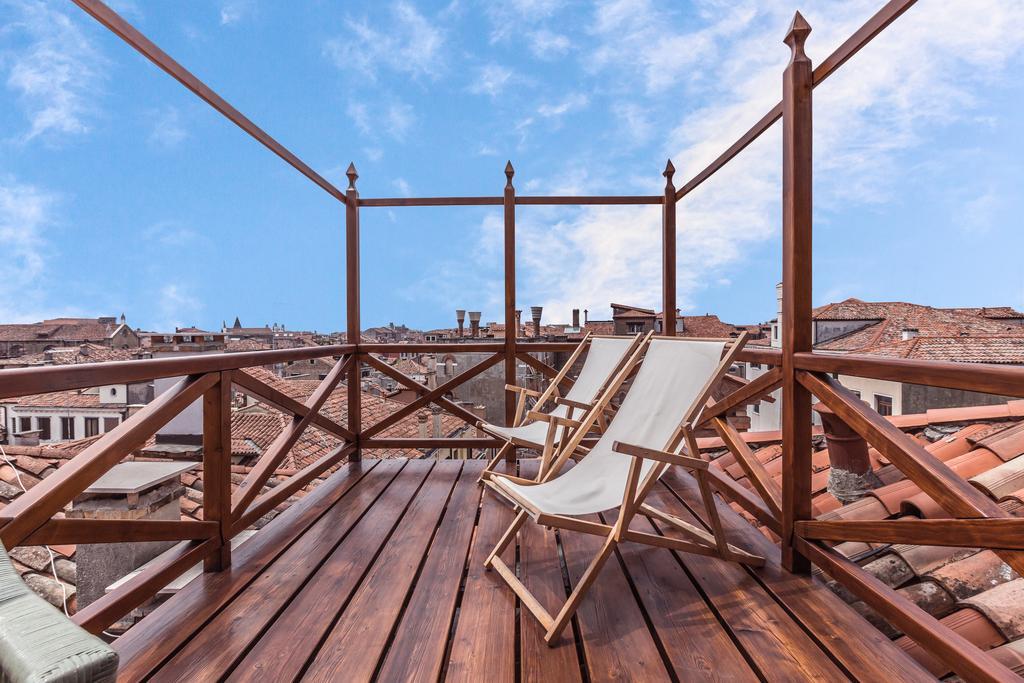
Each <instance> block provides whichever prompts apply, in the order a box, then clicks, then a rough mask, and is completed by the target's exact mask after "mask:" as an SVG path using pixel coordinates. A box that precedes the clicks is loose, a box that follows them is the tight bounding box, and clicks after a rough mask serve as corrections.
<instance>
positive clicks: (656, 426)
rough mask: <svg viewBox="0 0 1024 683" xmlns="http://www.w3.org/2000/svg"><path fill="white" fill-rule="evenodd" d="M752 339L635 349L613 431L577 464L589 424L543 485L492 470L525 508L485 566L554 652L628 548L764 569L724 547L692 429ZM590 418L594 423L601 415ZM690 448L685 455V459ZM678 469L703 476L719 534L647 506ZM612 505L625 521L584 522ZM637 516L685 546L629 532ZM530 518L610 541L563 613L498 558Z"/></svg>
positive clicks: (496, 486)
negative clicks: (573, 460)
mask: <svg viewBox="0 0 1024 683" xmlns="http://www.w3.org/2000/svg"><path fill="white" fill-rule="evenodd" d="M746 339H747V335H746V333H744V334H743V335H742V336H740V337H739V338H738V339H736V340H735V341H734V342H732V344H731V345H730V344H729V343H728V342H726V341H722V340H719V341H693V340H690V339H679V338H674V337H656V338H653V339H651V340H650V341H649V343H648V344H647V349H646V352H644V349H643V348H637V349H636V350H635V351H634V353H633V354H632V355H631V357H630V360H629V362H628V363H627V364H626V365H624V366H623V368H622V369H621V370H620V371H619V373H618V375H617V376H616V378H615V380H614V382H613V383H612V385H611V386H610V387H609V392H608V393H606V397H605V398H608V396H609V394H610V393H613V392H614V391H616V390H617V388H618V386H619V385H621V383H622V382H623V381H624V380H625V378H626V377H628V376H629V373H630V372H631V371H632V369H633V367H634V366H635V365H636V364H639V363H642V364H641V365H640V370H639V372H638V373H637V374H636V377H635V379H634V380H633V384H632V387H631V388H630V389H629V393H628V394H627V395H626V398H625V400H624V401H623V402H622V405H621V406H620V407H619V410H618V411H617V412H616V413H615V416H614V418H613V419H612V421H611V423H610V424H609V426H608V429H607V430H606V431H605V432H604V433H603V434H602V436H601V438H600V439H599V440H598V442H597V444H596V445H595V446H594V447H593V448H592V449H591V450H590V452H589V453H588V454H587V455H586V456H585V457H584V458H583V459H582V460H581V461H580V462H579V463H578V464H576V466H575V467H573V468H572V469H569V470H567V471H565V472H564V473H560V469H561V467H562V465H563V464H564V463H565V461H566V459H567V458H568V455H567V454H568V453H570V452H571V450H572V449H573V447H574V442H576V441H578V439H580V438H582V436H581V434H583V433H584V432H585V431H586V424H584V425H583V426H581V427H580V428H579V429H577V430H576V432H575V435H574V436H573V437H572V438H571V439H569V441H568V442H567V443H566V444H564V445H563V446H562V448H561V450H560V451H559V454H558V457H557V459H556V461H555V462H554V463H553V464H552V467H551V468H549V470H548V472H547V474H546V475H545V476H544V477H543V478H542V481H540V482H523V481H521V480H513V479H512V478H510V477H508V476H506V475H502V474H499V473H494V474H493V475H492V476H491V477H490V479H489V480H488V481H487V482H486V484H487V486H488V487H489V488H490V489H492V490H493V491H495V492H496V493H498V494H500V495H501V496H503V497H504V498H506V499H507V500H508V501H510V502H511V503H512V504H513V505H515V506H516V507H518V508H520V511H519V513H518V514H517V515H516V517H515V520H514V521H513V522H512V525H511V526H509V528H508V530H507V531H506V532H505V533H504V535H503V536H502V537H501V539H500V541H499V542H498V545H497V546H496V547H495V548H494V550H493V551H492V552H491V554H490V555H489V556H488V557H487V559H486V561H485V563H484V564H485V566H486V567H487V568H493V569H495V570H497V572H498V574H499V575H501V577H502V578H503V579H504V580H505V581H506V582H507V583H508V584H509V586H510V587H511V588H512V590H513V591H515V593H516V594H517V595H518V596H519V598H520V599H521V600H522V604H523V605H524V606H525V607H526V608H527V609H529V610H530V611H531V612H532V613H533V615H534V616H535V617H536V618H537V619H538V621H540V623H541V624H542V625H543V626H544V628H545V629H546V633H545V636H544V639H545V641H546V642H547V643H548V645H551V644H553V643H554V641H555V640H557V639H558V637H559V635H560V634H561V632H562V630H563V629H564V628H565V626H566V624H567V623H568V622H569V619H570V618H571V617H572V615H573V613H574V612H575V611H576V609H577V607H578V606H579V604H580V601H581V600H582V599H583V597H584V595H585V594H586V592H587V590H588V589H589V588H590V586H591V584H592V583H593V582H594V579H595V578H596V577H597V574H598V572H599V571H600V570H601V567H602V566H603V565H604V563H605V561H606V560H607V559H608V558H609V556H610V555H611V554H612V552H613V551H614V550H615V547H616V545H617V544H619V543H621V542H623V541H634V542H637V543H645V544H648V545H652V546H659V547H662V548H670V549H673V550H680V551H683V552H690V553H696V554H700V555H708V556H715V557H720V558H723V559H726V560H732V561H737V562H742V563H745V564H750V565H754V566H760V565H762V564H763V563H764V558H762V557H759V556H757V555H753V554H751V553H748V552H746V551H745V550H742V549H740V548H737V547H736V546H734V545H731V544H729V543H728V542H727V541H726V539H725V536H724V534H723V531H722V524H721V521H720V519H719V517H718V511H717V508H716V507H715V499H714V494H713V492H712V489H711V485H710V483H709V480H708V477H707V476H706V473H707V469H708V462H707V461H706V460H703V459H702V458H700V457H699V451H698V450H697V448H696V438H695V437H694V435H693V429H692V427H691V425H692V424H694V423H695V422H696V421H697V419H698V418H699V416H700V412H701V410H702V409H703V407H704V406H705V404H706V402H707V400H708V398H709V396H710V394H711V391H712V389H713V388H714V386H715V384H716V383H717V382H718V381H719V380H720V379H721V377H722V375H723V374H725V372H726V371H727V370H728V368H729V366H730V365H731V364H732V362H733V359H734V358H735V356H736V354H737V353H738V352H739V351H740V349H741V348H742V347H743V345H744V344H745V343H746ZM641 356H642V357H643V359H642V361H641ZM588 419H590V420H593V419H594V416H593V414H591V415H590V417H589V418H588ZM684 442H685V446H686V451H687V452H686V454H680V452H679V451H680V450H681V446H682V445H683V444H684ZM671 465H680V466H682V467H684V468H686V469H687V470H689V471H690V472H691V473H692V474H693V476H694V477H695V478H696V479H697V482H698V484H699V486H700V491H701V495H702V497H703V499H704V505H705V507H706V510H707V515H708V520H709V521H710V526H711V528H712V532H711V533H709V532H707V531H705V530H704V529H701V528H698V527H696V526H694V525H692V524H689V523H687V522H685V521H683V520H682V519H679V518H677V517H675V516H673V515H670V514H667V513H665V512H662V511H660V510H658V509H656V508H654V507H652V506H650V505H648V504H647V503H645V498H646V496H647V494H648V493H649V492H650V491H651V489H652V488H653V486H654V485H655V484H656V483H657V481H658V479H659V478H660V477H661V475H662V474H664V473H665V471H666V470H667V469H668V468H669V467H670V466H671ZM613 508H619V514H618V518H617V519H616V521H615V523H614V524H612V525H608V524H601V523H598V522H595V521H591V520H586V519H580V517H581V516H584V515H594V514H597V513H599V512H604V511H606V510H611V509H613ZM637 512H639V513H640V514H643V515H645V516H647V517H651V518H653V519H656V520H657V521H658V522H659V523H662V524H666V525H669V526H671V527H673V528H674V529H675V530H676V531H678V532H680V533H681V534H682V535H683V536H684V537H685V539H686V540H680V539H675V538H668V537H666V536H661V535H657V534H651V533H644V532H640V531H633V530H631V529H630V528H629V524H630V521H631V520H632V519H633V517H634V515H636V513H637ZM530 518H532V519H533V521H534V522H536V523H538V524H540V525H542V526H547V527H556V528H559V529H563V530H565V531H569V532H582V533H587V534H594V535H597V536H602V537H604V539H605V542H604V544H603V546H602V547H601V550H600V552H599V553H598V554H597V556H596V557H595V558H594V559H593V560H592V561H591V563H590V565H589V566H588V567H587V569H586V571H585V572H584V573H583V576H582V577H581V579H580V581H579V583H578V584H577V585H576V586H575V587H574V589H573V591H572V593H571V595H570V596H569V598H568V599H567V600H566V602H565V604H564V605H563V606H562V607H561V609H560V610H559V612H558V614H557V615H555V616H551V614H550V613H548V611H547V610H546V609H545V608H544V607H543V606H542V605H541V604H540V602H539V601H538V600H537V599H536V598H535V597H534V596H533V594H532V593H530V591H529V590H528V589H527V588H526V586H525V585H524V584H523V583H522V581H520V580H519V578H518V577H516V575H515V572H514V570H513V569H511V568H510V567H509V566H508V565H507V564H505V563H504V562H503V561H502V559H501V557H500V555H501V553H502V551H503V550H504V549H505V547H506V546H507V545H508V544H509V543H510V542H511V541H512V539H514V538H515V536H516V533H517V532H518V531H519V529H520V527H521V526H522V525H523V524H524V523H525V522H526V521H527V520H528V519H530ZM563 533H564V532H563Z"/></svg>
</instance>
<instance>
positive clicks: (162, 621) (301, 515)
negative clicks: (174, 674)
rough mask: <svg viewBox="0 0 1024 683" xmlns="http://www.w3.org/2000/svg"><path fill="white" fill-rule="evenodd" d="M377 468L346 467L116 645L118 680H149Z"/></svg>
mask: <svg viewBox="0 0 1024 683" xmlns="http://www.w3.org/2000/svg"><path fill="white" fill-rule="evenodd" d="M379 464H380V461H375V460H369V461H359V462H353V463H349V464H347V465H344V466H343V467H341V468H340V469H339V470H338V471H337V472H335V473H334V474H332V475H331V476H330V477H328V478H327V479H326V480H324V481H323V482H321V483H320V484H319V485H318V486H317V487H316V488H315V489H313V491H311V492H310V493H309V494H308V495H306V496H305V497H303V498H302V499H301V500H299V501H298V502H296V503H295V504H294V505H292V506H290V507H289V508H288V509H287V510H285V511H284V512H283V513H281V514H280V515H278V516H277V517H275V518H274V519H273V520H272V521H271V522H270V523H269V524H267V526H265V527H264V528H262V529H260V530H259V532H257V533H256V534H255V535H253V537H252V538H250V539H249V540H248V541H246V542H245V543H243V544H242V545H241V546H239V547H238V548H236V549H235V551H234V553H233V554H234V557H233V558H232V559H233V562H232V565H231V566H230V567H229V568H228V569H226V570H224V571H222V572H210V573H204V574H202V575H200V576H198V577H196V579H195V580H193V581H191V582H189V583H188V584H187V585H186V586H185V587H184V588H182V589H181V590H179V591H178V592H177V593H176V594H175V595H174V596H172V597H171V598H169V599H168V600H167V601H166V602H164V603H163V604H162V605H160V606H159V607H158V608H156V609H155V610H154V611H153V612H152V613H151V614H149V615H147V616H146V618H145V619H143V621H142V622H140V623H139V624H137V625H135V626H134V627H132V629H131V630H129V631H128V632H127V633H125V634H124V635H123V636H121V637H120V638H118V639H117V640H115V641H114V643H113V647H114V649H115V650H116V651H117V653H118V655H119V656H120V658H121V665H120V668H119V669H118V679H119V680H122V681H137V680H141V679H142V678H144V677H145V676H147V675H149V674H150V673H151V672H152V671H153V670H154V669H156V668H157V667H158V666H159V665H160V664H161V662H163V661H164V660H165V659H167V658H168V657H169V656H171V655H172V654H173V653H174V652H175V650H177V649H178V648H179V647H180V646H181V645H182V644H183V643H184V642H185V641H186V640H188V639H189V638H190V637H192V634H194V633H195V632H196V630H198V629H199V628H201V627H202V625H203V624H204V623H206V621H207V620H208V619H209V618H210V617H211V616H212V615H214V614H215V613H216V612H217V611H218V610H219V609H220V608H221V607H223V606H224V605H225V604H227V603H228V602H229V601H230V600H231V599H232V598H234V597H235V595H237V594H238V592H239V591H241V590H242V589H243V588H244V587H245V586H246V585H248V584H249V582H250V581H251V580H252V579H253V578H254V577H255V576H256V575H257V574H258V573H259V572H260V571H262V569H263V567H264V566H265V565H267V564H269V563H270V562H271V561H273V559H274V558H276V557H278V556H279V555H280V554H281V553H283V552H284V551H285V550H287V549H288V547H289V545H290V544H291V543H292V542H294V541H295V539H297V538H298V537H299V536H301V535H302V534H303V533H304V532H305V531H306V529H307V528H309V526H310V525H312V524H313V523H314V522H315V521H316V520H317V519H319V518H320V516H321V515H323V514H324V513H325V512H326V511H327V510H328V509H330V508H331V507H332V506H333V505H334V504H335V503H337V502H338V500H339V499H341V498H342V497H343V496H344V495H346V494H347V493H348V492H349V491H350V489H352V487H354V486H355V485H356V484H357V483H359V482H360V481H361V480H362V478H363V477H364V476H365V475H366V473H368V472H370V471H373V470H374V468H375V467H377V466H378V465H379ZM396 466H397V464H396V465H389V466H388V467H389V468H394V467H396Z"/></svg>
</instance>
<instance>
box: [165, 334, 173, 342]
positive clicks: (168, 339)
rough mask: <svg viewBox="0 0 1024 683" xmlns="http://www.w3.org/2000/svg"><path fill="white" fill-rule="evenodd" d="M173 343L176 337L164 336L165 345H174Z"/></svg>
mask: <svg viewBox="0 0 1024 683" xmlns="http://www.w3.org/2000/svg"><path fill="white" fill-rule="evenodd" d="M173 343H174V337H173V336H172V335H170V334H165V335H164V344H173Z"/></svg>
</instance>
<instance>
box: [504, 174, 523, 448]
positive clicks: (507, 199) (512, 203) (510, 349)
mask: <svg viewBox="0 0 1024 683" xmlns="http://www.w3.org/2000/svg"><path fill="white" fill-rule="evenodd" d="M515 173H516V171H515V169H514V168H512V162H511V161H509V162H508V163H507V164H505V178H506V181H505V196H504V202H503V204H504V208H505V383H506V384H515V383H516V335H518V334H519V330H517V329H516V188H515V187H514V186H513V185H512V176H514V175H515ZM515 414H516V402H515V397H514V396H513V395H512V394H511V392H507V391H506V392H505V424H506V425H509V426H511V425H512V421H513V420H514V419H515ZM509 451H510V452H514V449H509Z"/></svg>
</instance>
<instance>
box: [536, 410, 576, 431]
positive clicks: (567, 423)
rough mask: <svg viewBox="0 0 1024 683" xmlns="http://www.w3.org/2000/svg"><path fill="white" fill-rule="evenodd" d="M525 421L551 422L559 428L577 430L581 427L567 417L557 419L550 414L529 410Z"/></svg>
mask: <svg viewBox="0 0 1024 683" xmlns="http://www.w3.org/2000/svg"><path fill="white" fill-rule="evenodd" d="M526 417H527V419H530V420H539V421H541V422H553V423H554V424H556V425H558V426H560V427H572V428H574V429H575V428H577V427H581V426H582V425H583V423H582V422H580V421H579V420H573V419H570V418H568V417H559V416H558V415H551V414H550V413H538V412H537V411H536V410H531V411H530V412H528V413H527V414H526Z"/></svg>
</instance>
